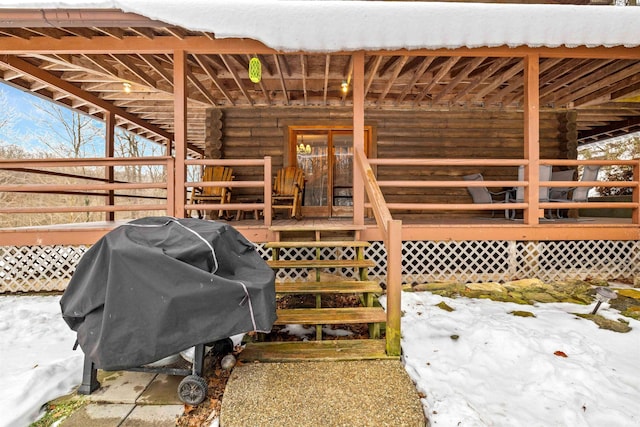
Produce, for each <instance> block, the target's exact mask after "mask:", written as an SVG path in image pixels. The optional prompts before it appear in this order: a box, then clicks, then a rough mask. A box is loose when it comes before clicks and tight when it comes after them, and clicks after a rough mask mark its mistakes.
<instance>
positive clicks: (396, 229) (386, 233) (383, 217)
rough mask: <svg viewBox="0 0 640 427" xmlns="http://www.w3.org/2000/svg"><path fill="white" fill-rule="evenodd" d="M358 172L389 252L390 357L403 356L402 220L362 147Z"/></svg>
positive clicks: (358, 157)
mask: <svg viewBox="0 0 640 427" xmlns="http://www.w3.org/2000/svg"><path fill="white" fill-rule="evenodd" d="M355 159H356V161H355V163H356V169H357V170H358V171H360V173H361V174H362V181H363V182H364V188H365V190H366V192H367V197H368V198H369V202H370V205H371V209H372V210H373V216H374V217H375V219H376V224H377V226H378V228H379V229H380V231H381V232H382V236H383V239H384V245H385V247H386V249H387V309H386V311H387V326H386V332H385V336H386V350H387V355H389V356H400V352H401V349H400V337H401V334H400V323H401V317H402V311H401V299H402V296H401V295H402V221H401V220H397V219H396V220H394V219H393V217H392V216H391V212H390V211H389V208H388V207H387V202H386V200H385V199H384V195H383V194H382V190H380V186H379V185H378V181H377V180H376V176H375V173H374V172H373V169H372V168H371V164H370V163H369V160H368V159H367V156H366V154H365V153H364V151H363V150H362V149H361V148H356V149H355Z"/></svg>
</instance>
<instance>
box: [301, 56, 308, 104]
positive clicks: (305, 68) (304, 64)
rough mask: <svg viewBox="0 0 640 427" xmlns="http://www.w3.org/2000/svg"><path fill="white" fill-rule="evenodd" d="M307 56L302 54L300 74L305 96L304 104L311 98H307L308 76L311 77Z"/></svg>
mask: <svg viewBox="0 0 640 427" xmlns="http://www.w3.org/2000/svg"><path fill="white" fill-rule="evenodd" d="M308 66H309V65H308V63H307V56H306V55H300V75H301V78H302V96H303V97H304V105H307V103H308V102H309V99H308V98H307V77H309V74H308V73H309V71H308Z"/></svg>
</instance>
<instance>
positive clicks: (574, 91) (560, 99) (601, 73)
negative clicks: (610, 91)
mask: <svg viewBox="0 0 640 427" xmlns="http://www.w3.org/2000/svg"><path fill="white" fill-rule="evenodd" d="M634 65H635V66H634ZM637 65H638V62H637V61H618V62H614V63H613V64H611V65H608V66H606V67H602V68H600V69H598V71H596V72H594V73H591V74H589V75H588V76H586V77H585V78H582V79H579V80H576V81H575V82H574V83H573V84H571V85H570V86H568V87H566V88H565V89H563V90H560V91H556V92H555V93H553V94H552V96H551V100H552V101H553V102H554V103H555V105H556V107H557V106H560V105H566V104H568V103H570V102H573V101H575V100H576V99H578V98H582V97H584V96H586V95H588V94H590V93H593V92H596V91H598V90H599V89H601V88H603V87H605V86H608V85H610V84H613V83H615V82H617V81H619V80H622V79H624V78H626V77H628V76H629V75H632V74H633V73H634V72H637V69H638V68H637Z"/></svg>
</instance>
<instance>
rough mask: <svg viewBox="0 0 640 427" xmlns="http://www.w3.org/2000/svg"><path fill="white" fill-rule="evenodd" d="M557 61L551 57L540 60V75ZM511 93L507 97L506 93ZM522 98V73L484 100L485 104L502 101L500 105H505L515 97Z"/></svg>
mask: <svg viewBox="0 0 640 427" xmlns="http://www.w3.org/2000/svg"><path fill="white" fill-rule="evenodd" d="M558 61H559V59H558V58H552V59H549V60H546V61H542V63H541V64H540V67H539V68H540V69H539V73H540V75H542V74H544V73H545V72H547V71H548V70H549V69H550V68H551V67H553V66H554V65H555V64H556V63H557V62H558ZM509 94H512V95H511V96H510V97H508V98H507V95H509ZM519 97H522V98H524V74H522V75H519V76H517V77H516V78H514V79H513V80H510V81H509V84H508V85H506V86H505V87H503V88H502V89H500V90H499V91H498V92H496V93H494V94H493V95H492V96H490V97H489V98H487V100H486V101H485V102H486V103H487V104H497V103H502V106H503V107H504V106H507V105H509V104H511V103H512V102H514V101H515V100H516V99H517V98H519Z"/></svg>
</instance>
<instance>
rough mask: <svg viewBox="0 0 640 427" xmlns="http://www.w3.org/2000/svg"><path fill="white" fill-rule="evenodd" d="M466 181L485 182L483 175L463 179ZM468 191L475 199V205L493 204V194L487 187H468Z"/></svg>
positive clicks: (468, 176)
mask: <svg viewBox="0 0 640 427" xmlns="http://www.w3.org/2000/svg"><path fill="white" fill-rule="evenodd" d="M462 179H464V180H465V181H484V178H483V177H482V174H481V173H474V174H471V175H465V176H463V177H462ZM467 191H468V192H469V194H470V195H471V198H472V199H473V203H492V202H493V200H492V199H491V193H489V190H488V189H487V187H467Z"/></svg>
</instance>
